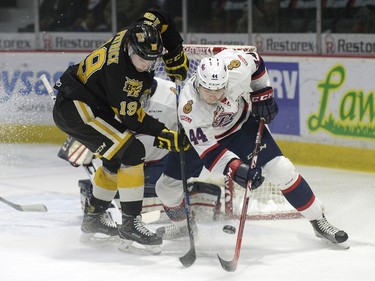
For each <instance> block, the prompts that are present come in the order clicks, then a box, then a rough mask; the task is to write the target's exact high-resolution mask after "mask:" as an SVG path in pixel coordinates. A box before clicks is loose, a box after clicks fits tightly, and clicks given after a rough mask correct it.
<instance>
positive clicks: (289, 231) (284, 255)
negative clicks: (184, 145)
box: [0, 144, 375, 281]
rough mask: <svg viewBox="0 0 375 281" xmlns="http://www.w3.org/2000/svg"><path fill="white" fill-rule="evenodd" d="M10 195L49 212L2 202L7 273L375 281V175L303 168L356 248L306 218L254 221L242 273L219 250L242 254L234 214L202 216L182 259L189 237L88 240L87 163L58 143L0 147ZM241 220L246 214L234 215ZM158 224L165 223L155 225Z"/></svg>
mask: <svg viewBox="0 0 375 281" xmlns="http://www.w3.org/2000/svg"><path fill="white" fill-rule="evenodd" d="M0 150H1V151H0V196H2V197H4V198H6V199H8V200H11V201H13V202H15V203H18V204H45V205H46V206H47V207H48V212H47V213H25V212H19V211H17V210H14V209H12V208H10V207H9V206H7V205H5V204H2V203H0V265H1V270H0V280H2V281H10V280H12V281H13V280H17V281H21V280H28V281H33V280H35V281H50V280H53V281H60V280H61V281H62V280H77V281H85V280H90V281H93V280H130V281H135V280H142V281H145V280H156V281H157V280H163V281H164V280H178V281H182V280H191V281H192V280H194V281H198V280H249V281H258V280H259V281H268V280H272V281H283V280H285V281H304V280H307V281H309V280H311V281H317V280H319V281H325V280H330V281H331V280H341V281H353V280H358V281H366V280H375V279H374V278H375V277H374V276H375V235H374V233H375V203H374V202H375V174H373V173H359V172H351V171H343V170H334V169H323V168H318V167H305V166H298V169H299V171H300V172H301V174H302V175H303V176H304V177H305V178H306V179H307V181H308V182H309V183H310V185H311V186H312V188H313V189H314V191H315V194H316V195H317V196H318V197H319V199H320V200H321V201H322V202H323V203H324V206H325V210H326V217H327V219H328V220H329V221H330V222H331V223H332V224H334V225H335V226H337V227H339V228H343V229H344V230H346V231H347V232H348V234H349V242H348V243H349V244H350V246H351V248H350V249H349V250H337V249H333V248H330V247H327V246H325V245H323V244H321V242H320V240H319V239H318V238H316V237H315V236H314V234H313V230H312V227H311V225H310V223H309V222H307V221H306V220H304V219H296V220H278V221H247V222H246V226H245V233H244V239H243V243H242V250H241V256H240V261H239V265H238V268H237V271H236V272H233V273H228V272H225V271H224V270H222V268H221V266H220V264H219V261H218V259H217V257H216V254H217V253H219V254H220V256H221V257H222V258H224V259H231V258H232V256H233V251H234V245H235V239H236V235H230V234H226V233H224V232H223V231H222V227H223V225H224V224H227V223H228V222H215V223H211V224H204V225H203V224H198V227H199V228H200V236H199V238H198V239H197V241H196V251H197V260H196V262H195V264H194V265H193V266H192V267H190V268H187V269H185V268H183V266H182V265H181V264H180V262H179V260H178V258H179V257H180V256H182V255H184V254H185V253H186V251H187V250H188V248H189V243H188V241H187V240H180V241H174V242H165V243H164V244H163V245H162V254H161V255H159V256H144V255H134V254H128V253H122V252H119V251H118V250H117V248H116V247H114V246H111V245H106V246H88V245H84V244H81V243H80V242H79V241H78V239H79V237H80V224H81V219H82V212H81V209H80V208H81V207H80V201H79V188H78V186H77V181H78V180H79V179H83V178H86V174H85V172H84V169H82V168H74V167H72V166H70V165H69V164H68V163H66V162H64V161H63V160H61V159H59V158H57V156H56V154H57V152H58V150H59V147H58V146H49V145H15V144H1V145H0ZM230 224H233V225H234V226H236V227H238V222H230ZM149 227H150V228H151V229H153V230H154V229H155V228H156V227H157V226H156V225H149Z"/></svg>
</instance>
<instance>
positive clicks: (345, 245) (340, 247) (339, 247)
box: [320, 238, 350, 250]
mask: <svg viewBox="0 0 375 281" xmlns="http://www.w3.org/2000/svg"><path fill="white" fill-rule="evenodd" d="M320 243H321V244H322V245H323V246H325V247H329V248H332V249H334V250H348V249H350V245H349V244H348V243H347V242H346V241H345V242H342V243H333V242H332V241H330V240H328V239H326V238H320Z"/></svg>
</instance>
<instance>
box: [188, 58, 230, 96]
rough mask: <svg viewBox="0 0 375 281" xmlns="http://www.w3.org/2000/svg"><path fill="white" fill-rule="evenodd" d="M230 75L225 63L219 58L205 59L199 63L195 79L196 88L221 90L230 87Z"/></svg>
mask: <svg viewBox="0 0 375 281" xmlns="http://www.w3.org/2000/svg"><path fill="white" fill-rule="evenodd" d="M228 79H229V73H228V68H227V66H226V65H225V63H224V61H223V60H222V59H219V58H215V57H212V58H204V59H202V60H201V62H200V63H199V66H198V68H197V74H196V78H195V87H196V88H198V87H199V86H202V87H203V88H206V89H209V90H219V89H222V88H226V87H227V85H228Z"/></svg>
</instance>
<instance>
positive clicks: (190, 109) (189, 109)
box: [182, 100, 193, 114]
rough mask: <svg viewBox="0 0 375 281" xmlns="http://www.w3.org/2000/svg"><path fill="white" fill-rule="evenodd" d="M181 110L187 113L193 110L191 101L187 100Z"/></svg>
mask: <svg viewBox="0 0 375 281" xmlns="http://www.w3.org/2000/svg"><path fill="white" fill-rule="evenodd" d="M182 110H183V112H184V113H186V114H189V113H190V112H191V111H192V110H193V101H192V100H189V101H188V102H187V103H186V104H185V105H184V107H183V109H182Z"/></svg>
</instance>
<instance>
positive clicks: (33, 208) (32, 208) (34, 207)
mask: <svg viewBox="0 0 375 281" xmlns="http://www.w3.org/2000/svg"><path fill="white" fill-rule="evenodd" d="M20 207H21V208H20V209H21V211H23V212H41V213H45V212H47V211H48V209H47V207H46V206H45V205H43V204H30V205H21V206H20Z"/></svg>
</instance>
